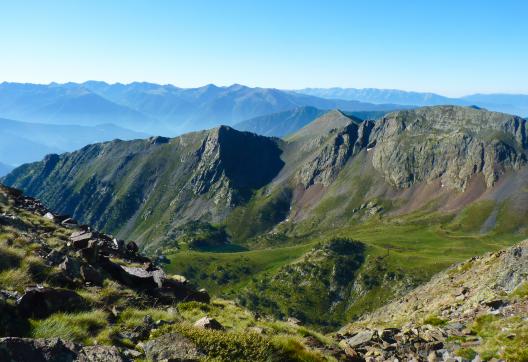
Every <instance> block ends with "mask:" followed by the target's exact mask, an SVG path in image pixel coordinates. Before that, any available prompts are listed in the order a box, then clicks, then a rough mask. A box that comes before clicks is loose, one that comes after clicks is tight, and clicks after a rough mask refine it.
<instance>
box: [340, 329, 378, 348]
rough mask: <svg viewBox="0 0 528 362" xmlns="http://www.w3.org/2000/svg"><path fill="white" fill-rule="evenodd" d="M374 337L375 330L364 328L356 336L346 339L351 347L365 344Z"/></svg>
mask: <svg viewBox="0 0 528 362" xmlns="http://www.w3.org/2000/svg"><path fill="white" fill-rule="evenodd" d="M373 337H374V331H371V330H364V331H361V332H358V333H356V334H355V335H354V336H352V337H351V338H349V339H347V340H346V344H348V345H349V346H350V347H352V348H354V347H359V346H361V345H364V344H366V343H368V342H370V341H371V340H372V338H373Z"/></svg>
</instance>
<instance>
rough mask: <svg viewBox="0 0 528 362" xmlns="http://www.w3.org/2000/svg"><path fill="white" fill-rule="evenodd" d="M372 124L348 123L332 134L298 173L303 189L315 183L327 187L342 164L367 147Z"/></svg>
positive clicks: (366, 122)
mask: <svg viewBox="0 0 528 362" xmlns="http://www.w3.org/2000/svg"><path fill="white" fill-rule="evenodd" d="M373 127H374V122H371V121H365V122H363V123H361V124H359V125H358V124H356V123H354V122H352V121H351V122H350V123H349V124H348V125H346V126H345V127H343V128H342V129H340V130H336V131H335V132H334V134H333V135H332V136H331V137H329V139H328V140H326V142H325V143H324V145H323V146H322V147H321V149H320V151H319V152H317V153H316V154H315V156H314V157H313V158H311V159H310V160H308V162H306V163H305V164H304V165H303V166H302V167H301V168H300V170H299V171H298V178H299V180H300V182H301V183H302V184H303V185H304V187H309V186H311V185H314V184H316V183H319V184H322V185H324V186H329V185H330V184H331V183H332V181H334V179H335V177H336V176H337V174H338V173H339V171H340V170H341V169H342V167H343V166H344V164H345V163H346V162H347V161H348V160H349V159H350V158H351V157H353V156H355V155H356V154H357V153H358V152H359V151H361V150H362V149H364V148H365V147H366V146H367V145H368V140H369V136H370V132H371V130H372V128H373Z"/></svg>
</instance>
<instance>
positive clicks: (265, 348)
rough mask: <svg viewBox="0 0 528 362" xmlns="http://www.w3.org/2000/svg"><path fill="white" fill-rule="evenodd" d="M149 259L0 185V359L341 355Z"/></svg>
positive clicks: (311, 335) (303, 331)
mask: <svg viewBox="0 0 528 362" xmlns="http://www.w3.org/2000/svg"><path fill="white" fill-rule="evenodd" d="M158 261H159V259H158V260H151V259H149V258H147V257H145V256H143V255H141V254H140V253H138V252H137V246H136V245H135V244H134V243H133V242H128V243H127V242H125V241H123V240H117V239H113V238H112V237H111V236H109V235H106V234H103V233H99V232H97V231H95V230H93V229H90V228H88V227H86V226H82V225H78V224H77V223H76V222H75V221H74V220H72V219H71V218H66V217H65V216H63V215H57V214H53V213H52V212H50V211H49V210H48V209H46V207H45V206H43V204H42V203H41V202H39V201H38V200H35V199H32V198H29V197H26V196H24V195H23V194H21V193H20V192H19V191H18V190H15V189H10V188H6V187H4V186H2V185H0V288H1V293H0V360H2V361H112V362H130V361H132V360H156V361H157V360H161V358H160V356H162V357H163V358H169V359H171V360H187V361H198V360H202V359H211V360H216V361H233V360H248V361H262V362H264V361H277V362H278V361H291V362H294V361H305V360H307V359H309V360H310V361H321V362H323V361H335V359H334V358H333V357H334V356H335V357H336V358H339V356H341V357H344V354H343V353H342V352H340V350H339V349H338V348H337V346H336V344H335V343H333V342H332V341H331V340H330V339H329V338H326V337H324V336H322V335H320V334H318V333H316V332H314V331H311V330H309V329H307V328H305V327H300V326H296V325H293V324H290V323H286V322H281V321H276V320H273V319H270V318H267V319H266V320H263V319H257V318H256V317H255V316H253V315H252V314H251V313H250V312H249V311H247V310H246V309H244V308H241V307H239V306H237V305H236V304H235V303H234V302H231V301H227V300H220V299H212V300H211V298H210V296H209V294H208V293H207V292H206V291H204V290H198V289H197V288H196V287H195V286H194V285H193V284H191V283H190V282H189V281H188V280H186V279H185V278H183V277H182V276H178V275H175V276H173V275H168V274H165V272H163V270H162V269H161V267H160V265H159V263H158ZM315 338H317V341H318V343H317V344H315V345H314V344H313V340H314V339H315Z"/></svg>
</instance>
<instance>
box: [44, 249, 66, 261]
mask: <svg viewBox="0 0 528 362" xmlns="http://www.w3.org/2000/svg"><path fill="white" fill-rule="evenodd" d="M44 259H46V261H47V262H48V264H49V265H58V264H60V263H61V262H62V261H63V260H64V253H63V252H60V251H58V250H56V249H53V250H52V251H50V252H49V253H48V254H47V255H46V256H45V257H44Z"/></svg>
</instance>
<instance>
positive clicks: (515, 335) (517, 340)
mask: <svg viewBox="0 0 528 362" xmlns="http://www.w3.org/2000/svg"><path fill="white" fill-rule="evenodd" d="M472 330H473V331H474V332H475V333H477V334H478V335H479V336H480V337H481V338H482V340H483V343H482V344H481V345H480V346H478V347H475V350H476V351H477V352H479V353H480V355H481V356H482V358H483V359H485V360H487V359H491V358H493V357H498V358H503V359H505V360H507V361H528V325H526V321H525V320H523V317H522V316H517V317H508V318H499V317H498V316H495V315H491V314H489V315H484V316H481V317H478V318H477V319H476V320H475V322H474V324H473V326H472Z"/></svg>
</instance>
